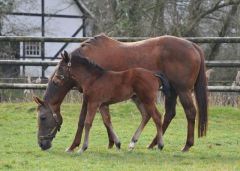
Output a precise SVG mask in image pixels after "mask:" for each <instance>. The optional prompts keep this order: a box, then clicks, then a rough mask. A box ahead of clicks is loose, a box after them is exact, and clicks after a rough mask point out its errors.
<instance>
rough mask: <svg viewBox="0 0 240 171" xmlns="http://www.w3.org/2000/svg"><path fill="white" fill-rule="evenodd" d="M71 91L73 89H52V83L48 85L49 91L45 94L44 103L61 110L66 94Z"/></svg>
mask: <svg viewBox="0 0 240 171" xmlns="http://www.w3.org/2000/svg"><path fill="white" fill-rule="evenodd" d="M70 90H71V87H70V86H68V87H55V86H54V87H52V83H51V82H50V83H49V84H48V87H47V90H46V92H45V94H44V101H45V102H47V103H48V104H50V105H54V106H56V108H60V105H61V104H62V101H63V99H64V97H65V96H66V94H67V93H68V92H69V91H70Z"/></svg>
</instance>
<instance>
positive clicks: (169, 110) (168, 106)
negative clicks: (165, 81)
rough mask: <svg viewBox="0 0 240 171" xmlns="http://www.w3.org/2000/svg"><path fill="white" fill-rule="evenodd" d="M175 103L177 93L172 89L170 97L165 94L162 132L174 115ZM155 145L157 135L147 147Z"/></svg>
mask: <svg viewBox="0 0 240 171" xmlns="http://www.w3.org/2000/svg"><path fill="white" fill-rule="evenodd" d="M176 103H177V94H176V92H175V90H173V89H172V91H171V96H170V97H166V96H165V115H164V120H163V126H162V130H163V134H164V133H165V131H166V130H167V128H168V126H169V124H170V123H171V121H172V119H173V118H174V117H175V115H176ZM155 145H157V136H156V137H155V138H154V139H153V140H152V142H151V144H150V145H149V146H148V148H153V147H154V146H155Z"/></svg>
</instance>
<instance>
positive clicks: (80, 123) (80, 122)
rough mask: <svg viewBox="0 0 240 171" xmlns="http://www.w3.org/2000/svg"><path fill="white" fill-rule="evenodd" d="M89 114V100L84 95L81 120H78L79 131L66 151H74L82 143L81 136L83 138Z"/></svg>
mask: <svg viewBox="0 0 240 171" xmlns="http://www.w3.org/2000/svg"><path fill="white" fill-rule="evenodd" d="M86 114H87V100H86V99H85V98H84V97H83V102H82V109H81V112H80V116H79V120H78V128H77V132H76V134H75V138H74V140H73V142H72V145H71V146H70V147H69V148H67V149H66V152H73V151H74V149H75V148H76V147H78V146H79V144H80V143H81V138H82V131H83V127H84V121H85V118H86Z"/></svg>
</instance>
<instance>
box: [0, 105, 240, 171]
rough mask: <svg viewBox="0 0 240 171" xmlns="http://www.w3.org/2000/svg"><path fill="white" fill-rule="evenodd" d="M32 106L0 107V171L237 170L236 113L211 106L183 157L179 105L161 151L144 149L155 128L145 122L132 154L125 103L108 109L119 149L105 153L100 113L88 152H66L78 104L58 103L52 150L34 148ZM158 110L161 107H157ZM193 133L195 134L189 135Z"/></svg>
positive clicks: (132, 122) (134, 122) (135, 120)
mask: <svg viewBox="0 0 240 171" xmlns="http://www.w3.org/2000/svg"><path fill="white" fill-rule="evenodd" d="M35 107H36V106H35V104H33V103H11V104H10V103H6V104H0V138H1V143H0V170H58V171H59V170H104V171H105V170H145V171H146V170H148V171H151V170H192V171H195V170H217V171H218V170H240V109H237V108H231V107H211V108H210V112H209V113H210V115H209V130H208V134H207V137H206V138H201V139H198V138H195V146H194V147H192V149H191V151H190V152H188V153H182V152H180V150H181V148H182V147H183V145H184V143H185V140H186V119H185V115H184V113H183V110H182V108H181V107H177V116H176V117H175V119H174V120H173V121H172V123H171V124H170V126H169V129H168V130H167V132H166V134H165V136H164V143H165V147H164V149H163V151H159V150H157V149H154V150H148V149H146V146H147V145H148V144H149V143H150V142H151V140H152V138H153V137H154V135H155V133H156V130H155V127H154V124H153V122H152V121H151V122H149V123H148V125H147V126H146V128H145V129H144V131H143V133H142V135H141V136H140V139H139V141H138V143H137V145H136V148H135V149H134V150H133V151H128V143H129V141H130V139H131V136H132V135H133V133H134V131H135V129H136V128H137V126H138V124H139V123H140V114H138V112H137V110H136V107H135V106H134V105H133V104H132V103H130V102H127V103H121V104H117V105H113V106H111V113H112V122H113V126H114V129H115V131H116V133H117V134H118V136H119V138H120V139H121V142H122V149H121V150H120V151H117V150H116V149H115V148H113V149H110V150H109V149H107V143H108V139H107V133H106V131H105V128H104V126H103V124H102V120H101V117H100V115H97V116H96V118H95V120H94V123H93V128H92V129H91V132H90V144H89V148H88V150H87V151H86V152H85V153H83V154H82V155H76V153H74V154H67V153H65V152H64V151H65V149H66V148H67V147H68V146H69V145H70V143H71V141H72V139H73V137H74V134H75V131H76V126H77V121H78V114H79V110H80V105H77V104H64V105H63V106H62V114H63V118H64V123H63V125H62V128H61V132H59V133H58V134H57V137H56V138H55V139H54V141H53V147H52V149H50V150H48V151H41V150H40V148H39V147H38V145H37V137H36V131H37V125H36V109H35ZM159 110H160V111H162V112H163V108H162V107H159ZM195 133H196V132H195Z"/></svg>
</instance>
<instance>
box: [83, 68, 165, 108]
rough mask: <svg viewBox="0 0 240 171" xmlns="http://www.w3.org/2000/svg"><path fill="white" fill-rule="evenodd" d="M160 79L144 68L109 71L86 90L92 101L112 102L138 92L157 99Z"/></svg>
mask: <svg viewBox="0 0 240 171" xmlns="http://www.w3.org/2000/svg"><path fill="white" fill-rule="evenodd" d="M159 85H160V82H159V79H158V78H157V77H156V76H155V75H154V73H153V72H151V71H149V70H146V69H143V68H133V69H128V70H125V71H120V72H114V71H107V72H105V73H104V74H103V75H102V76H101V77H100V78H98V79H97V80H95V81H94V83H93V84H92V86H91V87H90V88H89V89H88V90H87V91H86V92H85V94H86V95H87V96H88V97H89V98H90V99H89V100H91V101H101V102H102V103H106V104H111V103H117V102H120V101H124V100H127V99H129V98H131V97H132V96H133V95H134V94H137V95H138V96H139V97H140V98H142V99H146V100H148V101H149V100H151V101H152V100H153V101H154V100H155V99H156V92H157V91H158V89H159Z"/></svg>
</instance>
